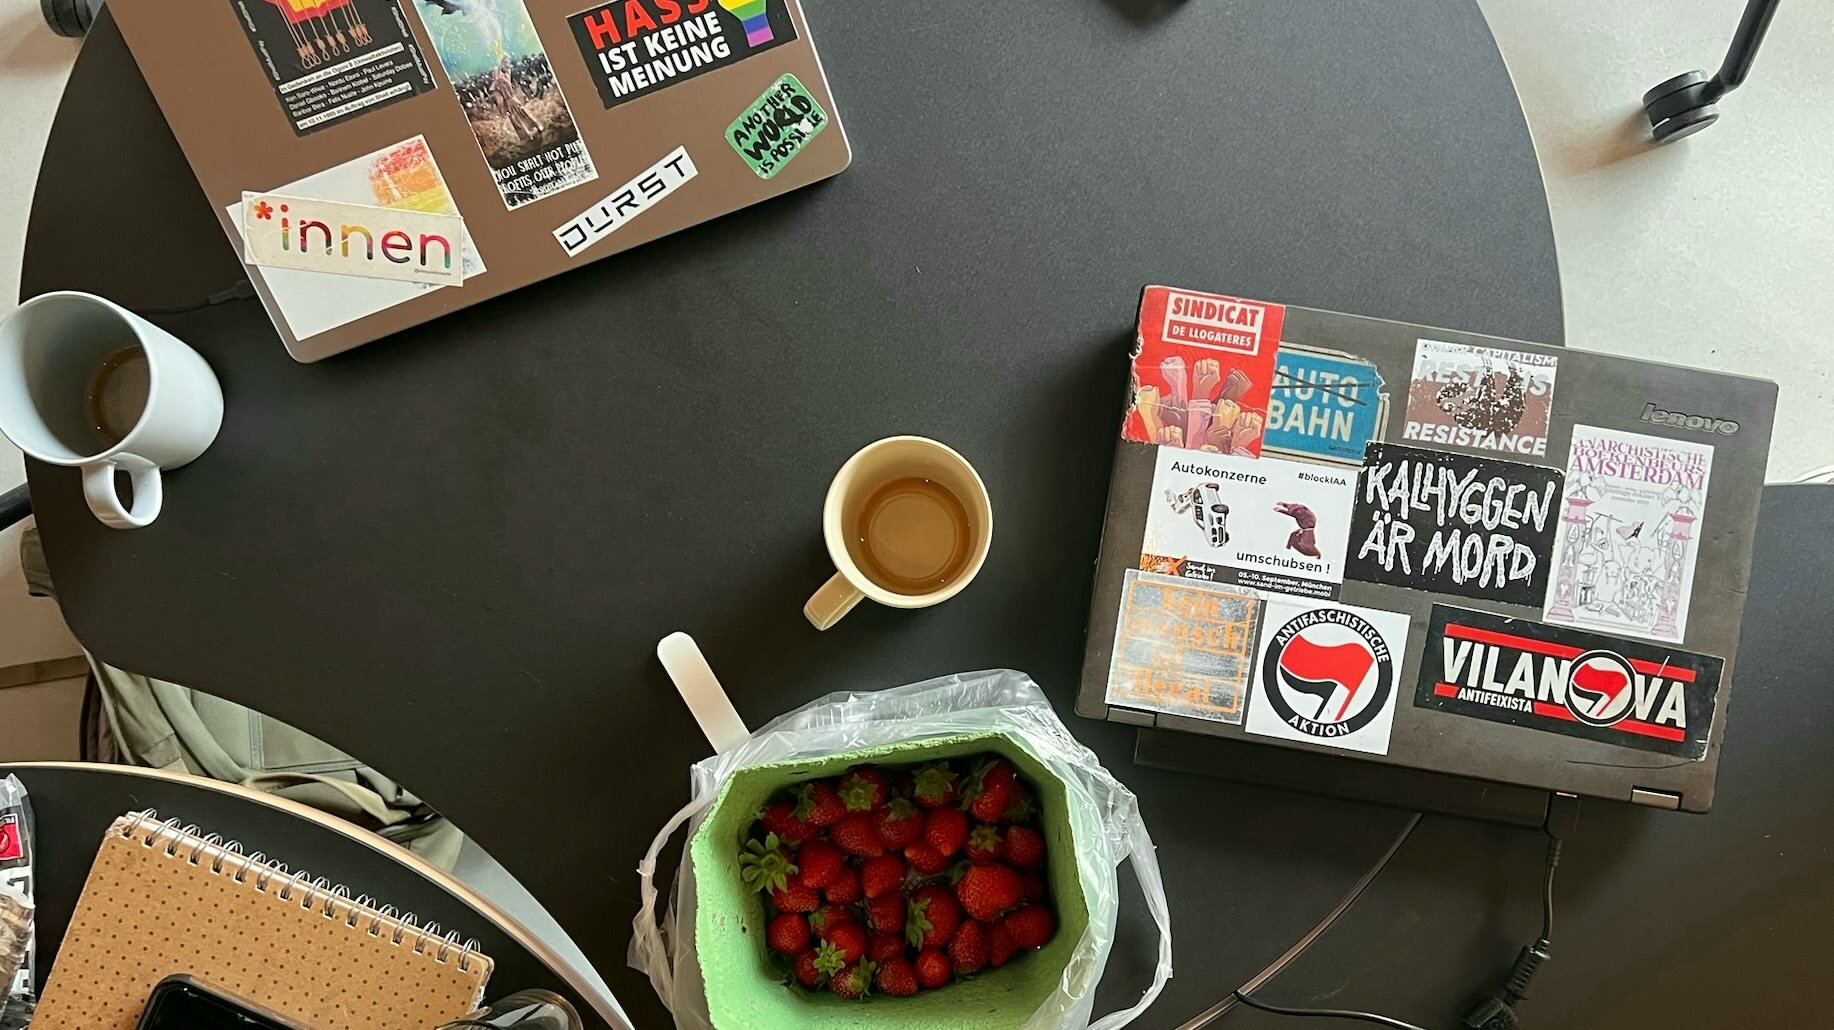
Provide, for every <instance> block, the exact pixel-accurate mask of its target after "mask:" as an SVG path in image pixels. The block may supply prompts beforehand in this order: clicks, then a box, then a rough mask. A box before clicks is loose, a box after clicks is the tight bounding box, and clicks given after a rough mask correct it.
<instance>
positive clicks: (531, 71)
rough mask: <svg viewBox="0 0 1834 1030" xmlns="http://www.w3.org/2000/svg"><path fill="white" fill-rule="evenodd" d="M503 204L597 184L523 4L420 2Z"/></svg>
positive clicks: (509, 0)
mask: <svg viewBox="0 0 1834 1030" xmlns="http://www.w3.org/2000/svg"><path fill="white" fill-rule="evenodd" d="M414 10H415V13H417V14H418V15H419V16H420V23H421V25H422V27H424V28H425V29H426V32H427V38H428V39H430V40H432V41H433V52H434V53H435V54H438V55H439V63H440V66H441V67H443V68H444V69H445V70H446V78H447V79H449V80H451V82H452V91H453V93H454V94H455V95H456V96H457V97H458V102H459V107H460V108H462V109H463V110H464V112H465V120H466V122H467V123H468V124H469V125H470V127H471V134H472V136H473V137H474V138H476V140H477V142H478V150H479V152H480V153H482V154H483V155H484V163H485V164H486V165H488V166H490V174H491V177H492V178H493V179H494V180H495V182H496V185H497V193H498V195H499V196H501V197H502V198H503V204H504V206H505V207H507V208H509V209H510V210H512V211H513V210H515V209H516V208H519V207H521V206H523V205H524V204H531V203H534V202H535V201H537V200H540V199H542V198H543V197H551V196H553V195H554V194H556V193H559V192H561V191H563V190H568V189H572V188H573V187H575V186H578V185H580V184H581V183H587V182H591V181H592V180H594V179H596V178H598V171H597V170H596V169H595V168H594V167H593V164H592V155H591V154H589V153H587V152H586V142H585V141H584V140H582V139H580V134H579V127H578V126H577V125H575V124H574V122H573V111H572V109H571V108H569V107H568V106H567V98H566V96H565V95H564V94H562V93H561V89H560V83H559V82H558V81H557V80H556V79H555V77H554V68H553V65H552V64H550V63H549V61H548V53H547V51H546V50H544V49H543V48H542V45H541V37H540V36H539V35H537V34H536V32H535V24H534V22H532V21H530V20H529V12H528V8H527V7H526V6H524V4H523V0H489V2H485V0H417V2H416V4H415V8H414Z"/></svg>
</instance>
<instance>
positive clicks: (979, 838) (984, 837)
mask: <svg viewBox="0 0 1834 1030" xmlns="http://www.w3.org/2000/svg"><path fill="white" fill-rule="evenodd" d="M966 847H967V849H968V859H969V861H972V862H993V861H996V860H997V859H999V858H1000V856H1002V855H1004V854H1005V853H1006V842H1005V841H1004V840H1003V839H1001V837H1000V831H999V829H998V828H996V827H992V826H988V825H986V824H985V823H983V824H981V825H980V826H976V827H975V828H974V831H973V832H972V833H970V834H968V843H967V845H966Z"/></svg>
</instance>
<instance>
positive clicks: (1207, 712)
mask: <svg viewBox="0 0 1834 1030" xmlns="http://www.w3.org/2000/svg"><path fill="white" fill-rule="evenodd" d="M1261 605H1262V602H1261V599H1260V598H1259V597H1257V596H1256V595H1255V594H1253V593H1252V592H1248V591H1242V590H1236V589H1234V588H1231V587H1227V586H1223V585H1221V584H1217V583H1206V582H1198V581H1192V580H1184V579H1178V578H1175V577H1172V576H1161V575H1157V574H1154V573H1151V572H1141V571H1140V570H1138V569H1128V570H1126V573H1125V576H1124V581H1123V583H1122V586H1121V610H1120V618H1119V620H1118V621H1117V622H1116V624H1115V629H1114V652H1113V657H1112V658H1111V659H1110V660H1109V665H1108V695H1107V699H1108V703H1109V704H1111V705H1115V706H1117V707H1121V708H1134V709H1140V710H1142V711H1149V712H1163V713H1165V714H1167V715H1183V716H1188V717H1190V718H1193V719H1205V720H1208V721H1211V722H1223V723H1236V724H1239V723H1240V722H1241V721H1242V709H1243V706H1244V703H1245V702H1246V700H1247V693H1248V681H1249V678H1250V675H1251V671H1250V663H1251V662H1252V660H1253V650H1254V639H1255V629H1256V627H1257V626H1259V624H1260V618H1261Z"/></svg>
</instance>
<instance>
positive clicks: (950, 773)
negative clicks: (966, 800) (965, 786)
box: [911, 762, 961, 808]
mask: <svg viewBox="0 0 1834 1030" xmlns="http://www.w3.org/2000/svg"><path fill="white" fill-rule="evenodd" d="M959 779H960V777H958V776H956V775H955V770H953V769H951V768H949V763H947V762H931V763H930V764H929V765H926V766H924V767H923V768H921V769H919V770H917V774H916V775H915V776H913V777H912V778H911V797H912V798H913V799H915V800H916V802H917V803H918V804H920V805H922V806H923V807H925V808H942V807H944V806H946V805H952V804H954V803H955V799H956V798H958V797H960V796H961V791H960V790H958V789H957V787H956V783H957V781H958V780H959Z"/></svg>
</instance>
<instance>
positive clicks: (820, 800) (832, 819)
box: [793, 780, 847, 828]
mask: <svg viewBox="0 0 1834 1030" xmlns="http://www.w3.org/2000/svg"><path fill="white" fill-rule="evenodd" d="M793 793H795V795H796V818H798V819H801V820H802V821H803V822H805V823H808V824H809V825H810V826H814V827H818V828H819V827H823V826H833V825H834V824H835V823H837V822H839V821H840V818H841V816H843V815H846V814H847V806H846V805H844V804H841V796H840V794H838V793H837V792H836V791H835V789H834V784H832V783H829V782H828V781H827V780H815V781H814V782H812V783H805V784H803V785H802V786H800V787H797V788H796V789H795V791H794V792H793Z"/></svg>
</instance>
